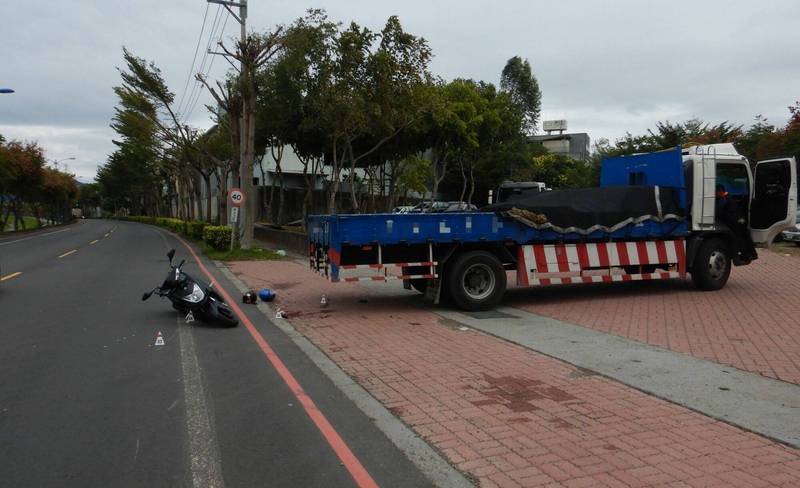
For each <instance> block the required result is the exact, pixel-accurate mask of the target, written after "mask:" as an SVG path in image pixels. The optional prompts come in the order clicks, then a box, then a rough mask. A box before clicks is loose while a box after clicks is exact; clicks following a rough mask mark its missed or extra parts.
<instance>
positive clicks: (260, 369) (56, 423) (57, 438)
mask: <svg viewBox="0 0 800 488" xmlns="http://www.w3.org/2000/svg"><path fill="white" fill-rule="evenodd" d="M171 247H174V248H175V249H176V251H177V259H182V258H186V262H187V264H186V266H185V267H184V270H185V271H187V272H188V273H189V274H192V275H194V276H196V277H198V278H204V277H203V276H202V271H201V270H199V268H198V267H197V266H196V264H195V263H194V260H193V258H192V257H191V255H190V254H189V253H188V252H187V250H186V249H185V248H184V247H183V245H182V244H181V243H179V242H177V241H176V240H175V239H174V237H172V236H171V235H169V234H167V233H166V232H164V231H162V230H160V229H157V228H154V227H151V226H146V225H141V224H134V223H126V222H113V221H97V220H86V221H81V222H79V223H78V224H75V225H71V226H68V227H62V228H56V229H51V230H43V231H40V232H36V233H32V234H24V235H21V236H18V237H10V238H4V239H0V273H2V275H0V279H3V281H2V282H0V377H2V381H0V485H3V486H15V487H22V486H37V487H39V486H41V487H45V486H80V487H94V486H98V487H99V486H103V487H107V486H117V487H119V486H148V487H157V486H169V487H173V486H186V487H199V486H229V487H232V486H247V487H249V486H291V487H300V486H302V487H312V486H325V487H339V486H359V485H358V483H357V481H356V478H354V476H353V475H352V474H351V473H352V469H348V468H352V465H353V461H352V460H350V462H343V460H342V458H341V456H340V455H337V452H339V451H335V450H334V449H333V448H332V447H331V443H330V442H329V440H330V436H328V437H327V438H326V436H325V435H323V434H324V433H325V432H323V431H324V429H322V430H321V429H320V428H319V427H318V426H317V425H318V423H315V422H313V421H312V419H311V417H310V416H309V413H307V409H304V408H303V407H302V406H301V405H299V404H298V399H297V396H296V395H295V393H293V392H292V390H291V389H290V388H289V387H288V386H287V384H286V382H285V381H284V379H282V378H281V376H280V375H279V374H278V372H277V371H276V368H275V367H274V366H273V364H272V363H271V362H270V361H268V360H267V358H266V356H265V354H264V352H263V350H262V348H261V347H260V346H259V345H258V344H257V343H256V341H255V340H254V339H253V337H252V336H251V334H250V333H249V332H248V331H247V329H246V328H245V327H243V326H239V327H237V328H234V329H220V328H215V327H208V326H204V325H202V324H198V323H194V324H191V325H188V324H185V323H183V321H182V320H181V317H179V316H178V314H177V312H175V311H173V310H172V308H171V307H170V304H169V302H167V301H166V300H159V299H158V298H157V297H154V298H151V299H150V301H148V302H142V301H141V300H140V298H141V295H142V293H143V292H144V291H146V290H148V289H150V288H152V287H153V286H155V285H157V284H158V283H160V282H161V280H162V279H163V277H164V275H165V273H166V271H167V269H168V265H167V258H166V256H165V254H166V251H167V250H168V249H169V248H171ZM71 251H74V252H71ZM205 264H206V268H208V269H209V270H210V271H211V272H212V273H213V274H214V275H215V278H216V280H217V282H218V283H219V285H218V286H222V287H223V288H224V289H226V290H227V291H228V293H229V294H230V295H231V296H233V297H237V296H238V293H237V292H236V290H235V288H234V287H233V285H231V284H230V283H228V282H227V281H226V279H225V278H224V277H223V276H222V274H221V273H219V272H218V270H216V268H214V267H213V265H211V264H210V263H208V262H206V263H205ZM17 273H19V274H17ZM242 308H243V311H244V313H246V314H247V315H248V317H249V318H250V320H251V321H252V322H253V323H254V324H255V327H256V329H257V330H258V332H259V333H260V334H261V335H262V336H263V337H264V339H265V340H266V341H267V342H268V343H269V345H270V346H271V348H272V349H273V350H274V351H275V353H276V354H277V356H278V357H279V358H280V360H281V361H282V362H283V363H284V364H285V365H286V367H287V368H288V371H289V372H290V373H291V374H292V375H293V376H294V377H295V378H296V379H297V381H298V382H299V383H300V385H301V386H302V388H303V390H304V391H305V392H306V393H308V396H309V397H310V398H311V399H312V400H313V402H314V403H315V404H316V407H318V409H319V411H320V412H321V414H322V415H324V417H325V418H326V419H327V421H328V422H329V423H330V425H331V426H332V428H333V430H335V433H336V434H338V435H339V436H340V437H341V439H342V441H343V444H344V445H345V447H346V448H349V451H350V452H352V454H353V459H355V462H356V463H358V464H360V465H361V466H363V468H364V469H365V470H366V472H367V473H368V474H369V477H371V478H372V479H373V480H374V481H375V482H376V483H377V484H378V485H380V486H392V487H402V486H409V487H412V486H413V487H418V486H428V485H430V482H429V481H428V480H427V479H426V478H424V476H422V474H421V473H420V472H419V471H418V470H417V469H416V468H415V467H414V465H413V464H412V463H410V461H408V459H407V458H406V457H405V456H404V455H403V454H402V452H400V451H399V450H398V449H397V448H396V447H395V446H394V445H393V444H392V443H391V442H390V441H389V440H388V439H387V438H386V437H385V436H384V435H383V434H382V433H381V432H380V431H379V430H378V429H377V428H376V427H375V426H374V425H373V424H372V422H371V421H370V419H369V418H367V417H366V416H365V415H364V414H363V413H362V412H361V411H360V410H358V409H357V408H356V407H355V406H354V405H353V404H352V402H351V401H350V400H348V399H347V398H346V397H345V396H344V395H343V394H342V393H341V392H340V391H339V390H338V389H337V388H336V387H335V386H333V384H332V383H331V382H330V381H329V380H328V378H327V377H326V376H325V375H324V374H322V373H321V372H320V371H319V369H318V368H317V367H316V366H315V365H314V364H313V363H312V362H311V361H310V360H309V359H308V358H307V357H306V356H305V355H304V354H303V353H302V352H301V351H300V350H299V349H297V348H296V346H295V345H294V343H293V342H291V341H290V340H289V339H288V338H287V337H286V336H285V335H284V334H283V333H282V332H281V331H280V330H278V329H277V328H276V327H274V326H273V325H271V324H269V322H268V321H266V320H265V319H264V317H263V316H262V315H260V312H259V311H258V310H257V309H256V308H255V307H242ZM159 332H161V333H162V335H163V338H164V341H165V345H164V346H155V345H154V344H155V340H156V336H157V334H158V333H159ZM327 433H328V434H330V432H327ZM340 447H341V446H340ZM361 486H365V485H364V484H363V483H362V485H361Z"/></svg>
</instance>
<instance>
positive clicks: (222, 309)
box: [142, 249, 239, 327]
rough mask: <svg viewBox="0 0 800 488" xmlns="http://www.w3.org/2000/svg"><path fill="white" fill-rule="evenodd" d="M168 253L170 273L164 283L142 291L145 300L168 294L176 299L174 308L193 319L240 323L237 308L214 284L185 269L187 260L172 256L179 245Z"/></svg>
mask: <svg viewBox="0 0 800 488" xmlns="http://www.w3.org/2000/svg"><path fill="white" fill-rule="evenodd" d="M167 257H168V258H169V268H170V269H169V272H168V273H167V277H166V278H165V279H164V282H163V283H162V284H161V286H157V287H155V288H153V289H152V290H150V291H148V292H146V293H145V294H144V295H142V301H145V300H147V299H148V298H150V297H151V296H152V295H153V294H155V295H158V296H160V297H162V298H163V297H167V298H169V300H170V302H172V308H174V309H175V310H177V311H179V312H180V313H182V314H186V317H187V322H189V321H190V320H189V319H190V318H196V319H198V320H202V321H203V322H206V323H210V324H219V325H222V326H225V327H236V326H237V325H238V324H239V320H238V319H237V318H236V315H234V313H233V310H231V307H230V306H228V304H227V303H225V300H224V299H223V298H222V296H220V294H219V293H217V292H216V290H214V288H213V284H210V285H206V284H205V283H203V282H202V281H199V280H195V279H194V278H192V277H191V276H189V275H188V274H187V273H185V272H184V271H183V270H182V269H181V268H182V267H183V263H184V262H185V260H182V261H181V262H180V263H179V264H178V265H177V266H174V265H173V264H172V260H173V258H174V257H175V249H170V251H169V252H168V253H167Z"/></svg>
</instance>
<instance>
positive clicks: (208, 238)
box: [203, 225, 231, 251]
mask: <svg viewBox="0 0 800 488" xmlns="http://www.w3.org/2000/svg"><path fill="white" fill-rule="evenodd" d="M203 240H204V241H205V242H206V244H208V245H209V246H211V247H213V248H214V249H216V250H217V251H227V250H228V249H230V247H231V228H230V227H228V226H226V225H222V226H220V225H207V226H205V227H204V228H203Z"/></svg>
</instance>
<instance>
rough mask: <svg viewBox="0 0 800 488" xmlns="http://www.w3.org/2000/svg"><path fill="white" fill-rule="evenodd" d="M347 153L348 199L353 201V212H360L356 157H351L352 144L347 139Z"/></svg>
mask: <svg viewBox="0 0 800 488" xmlns="http://www.w3.org/2000/svg"><path fill="white" fill-rule="evenodd" d="M346 149H347V153H348V154H349V155H350V200H351V201H352V203H353V213H357V214H358V213H361V208H360V207H359V205H358V195H356V159H355V158H354V157H353V145H352V143H351V142H350V141H347V148H346Z"/></svg>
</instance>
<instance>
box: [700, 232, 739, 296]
mask: <svg viewBox="0 0 800 488" xmlns="http://www.w3.org/2000/svg"><path fill="white" fill-rule="evenodd" d="M730 275H731V257H730V250H729V249H728V246H726V245H725V243H724V242H723V241H722V240H720V239H709V240H707V241H704V242H703V243H702V244H701V245H700V249H698V250H697V255H695V257H694V264H693V265H692V281H694V284H695V286H697V288H699V289H701V290H707V291H712V290H719V289H720V288H722V287H723V286H725V283H727V282H728V278H729V277H730Z"/></svg>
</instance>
